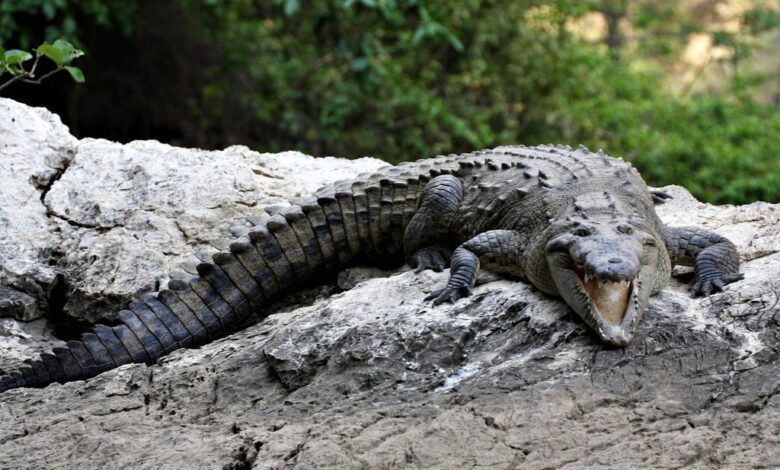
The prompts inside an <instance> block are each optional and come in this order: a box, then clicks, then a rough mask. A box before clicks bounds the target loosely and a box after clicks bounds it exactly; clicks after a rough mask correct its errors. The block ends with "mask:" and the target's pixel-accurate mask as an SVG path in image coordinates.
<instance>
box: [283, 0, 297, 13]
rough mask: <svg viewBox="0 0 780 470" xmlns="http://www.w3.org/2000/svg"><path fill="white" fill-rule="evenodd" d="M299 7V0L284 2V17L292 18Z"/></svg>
mask: <svg viewBox="0 0 780 470" xmlns="http://www.w3.org/2000/svg"><path fill="white" fill-rule="evenodd" d="M300 7H301V2H300V1H299V0H287V1H286V2H284V15H285V16H287V17H290V16H293V15H294V14H295V12H297V11H298V9H299V8H300Z"/></svg>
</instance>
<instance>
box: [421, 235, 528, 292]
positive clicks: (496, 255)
mask: <svg viewBox="0 0 780 470" xmlns="http://www.w3.org/2000/svg"><path fill="white" fill-rule="evenodd" d="M523 245H524V243H523V238H522V237H521V236H520V234H518V233H517V232H515V231H514V230H490V231H488V232H484V233H480V234H479V235H477V236H476V237H474V238H472V239H471V240H469V241H467V242H466V243H464V244H462V245H460V246H459V247H458V248H457V249H455V251H454V252H453V253H452V266H451V267H450V278H449V280H448V281H447V285H446V286H444V288H443V289H439V290H437V291H435V292H433V293H432V294H431V295H429V296H428V297H426V298H425V300H433V303H434V305H439V304H441V303H443V302H455V301H456V300H458V299H460V298H462V297H467V296H469V295H471V288H472V287H473V286H474V282H475V281H476V279H477V272H478V271H479V268H480V266H482V267H485V268H487V269H490V270H492V271H496V272H500V273H505V274H511V275H513V276H516V277H523V276H524V275H525V271H524V269H523V264H522V263H523V256H522V252H523Z"/></svg>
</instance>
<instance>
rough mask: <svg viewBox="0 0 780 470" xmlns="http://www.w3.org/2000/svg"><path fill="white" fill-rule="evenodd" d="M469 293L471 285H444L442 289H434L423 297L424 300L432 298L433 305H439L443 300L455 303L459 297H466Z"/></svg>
mask: <svg viewBox="0 0 780 470" xmlns="http://www.w3.org/2000/svg"><path fill="white" fill-rule="evenodd" d="M470 295H471V287H469V286H460V287H449V286H448V287H445V288H444V289H439V290H436V291H433V292H432V293H431V295H429V296H428V297H426V298H425V300H426V301H429V300H433V305H441V304H443V303H444V302H449V303H453V304H454V303H455V302H457V301H458V300H459V299H462V298H464V297H468V296H470Z"/></svg>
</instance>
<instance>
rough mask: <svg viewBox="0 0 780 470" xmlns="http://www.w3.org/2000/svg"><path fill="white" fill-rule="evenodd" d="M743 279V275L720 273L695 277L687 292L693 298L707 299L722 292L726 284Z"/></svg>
mask: <svg viewBox="0 0 780 470" xmlns="http://www.w3.org/2000/svg"><path fill="white" fill-rule="evenodd" d="M744 278H745V275H744V274H742V273H734V274H725V273H722V272H719V273H717V274H713V275H711V276H707V277H702V278H699V277H696V278H694V280H693V284H692V285H691V287H690V289H689V290H690V291H691V292H692V293H693V296H694V297H707V296H709V295H710V294H714V293H716V292H723V287H724V286H725V285H726V284H731V283H732V282H737V281H740V280H742V279H744Z"/></svg>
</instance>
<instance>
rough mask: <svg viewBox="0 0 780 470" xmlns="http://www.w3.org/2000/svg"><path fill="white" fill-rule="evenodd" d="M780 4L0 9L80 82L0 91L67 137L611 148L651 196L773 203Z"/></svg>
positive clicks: (419, 151) (326, 0)
mask: <svg viewBox="0 0 780 470" xmlns="http://www.w3.org/2000/svg"><path fill="white" fill-rule="evenodd" d="M778 3H779V2H778V0H763V1H744V0H684V1H672V0H634V1H629V0H553V1H547V2H539V1H524V0H463V1H458V2H452V1H445V0H323V1H317V2H311V1H304V0H273V1H271V0H269V1H264V2H256V1H251V0H232V1H217V0H210V1H208V0H177V1H174V0H170V1H164V2H158V1H152V0H103V1H101V0H4V1H3V2H2V3H0V43H2V44H3V45H4V46H5V47H6V49H10V47H11V46H13V47H18V48H23V49H24V48H26V49H31V48H34V47H35V46H37V45H38V44H40V43H42V42H43V41H53V40H55V39H56V38H64V39H66V40H68V41H71V42H73V43H74V44H75V45H76V46H77V47H79V48H80V49H83V50H84V51H85V52H86V53H87V55H86V56H85V57H82V58H80V59H79V64H78V65H79V66H80V67H81V68H82V69H83V70H84V72H85V74H86V76H87V83H86V84H85V85H80V86H77V87H74V84H73V83H72V82H71V81H69V80H67V77H61V76H58V77H53V78H52V79H51V81H49V82H46V84H45V85H42V86H40V87H37V88H36V87H33V86H26V85H18V86H17V85H14V86H13V87H9V88H8V89H7V90H4V94H5V95H6V96H11V97H13V98H16V99H19V100H20V101H24V102H27V103H30V104H35V105H45V106H47V107H49V108H50V109H52V110H54V111H56V112H58V113H59V114H61V115H62V116H63V119H64V120H65V122H66V123H67V124H68V125H69V126H70V127H71V129H72V130H73V132H74V133H76V134H77V135H80V136H99V137H106V138H110V139H114V140H120V141H128V140H132V139H137V138H156V139H159V140H162V141H166V142H171V143H174V144H179V145H189V146H200V147H205V148H220V147H224V146H227V145H231V144H237V143H240V144H245V145H248V146H250V147H253V148H255V149H257V150H261V151H278V150H287V149H299V150H301V151H303V152H306V153H310V154H314V155H338V156H344V157H357V156H362V155H372V156H377V157H380V158H383V159H386V160H388V161H391V162H398V161H402V160H410V159H417V158H421V157H426V156H432V155H434V154H438V153H452V152H462V151H469V150H473V149H477V148H486V147H491V146H495V145H500V144H509V143H524V144H528V145H533V144H539V143H548V142H554V143H564V144H571V145H575V146H576V145H578V144H584V145H587V146H589V147H591V148H592V149H597V148H603V149H604V150H605V151H607V152H608V153H609V154H611V155H619V156H623V157H625V158H627V159H630V160H632V161H633V162H634V163H635V165H636V166H638V167H639V169H640V171H642V173H643V175H645V177H646V179H647V180H648V181H649V182H650V183H651V184H653V185H664V184H669V183H675V184H682V185H684V186H686V187H688V188H689V189H690V190H691V191H692V192H693V193H694V194H695V195H696V196H698V197H699V198H702V199H704V200H708V201H712V202H734V203H741V202H747V201H752V200H759V199H760V200H766V201H773V202H777V201H780V138H778V136H780V77H779V76H778V66H780V60H779V59H778V58H777V56H780V54H779V52H780V32H778V26H780V5H779V4H778Z"/></svg>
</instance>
